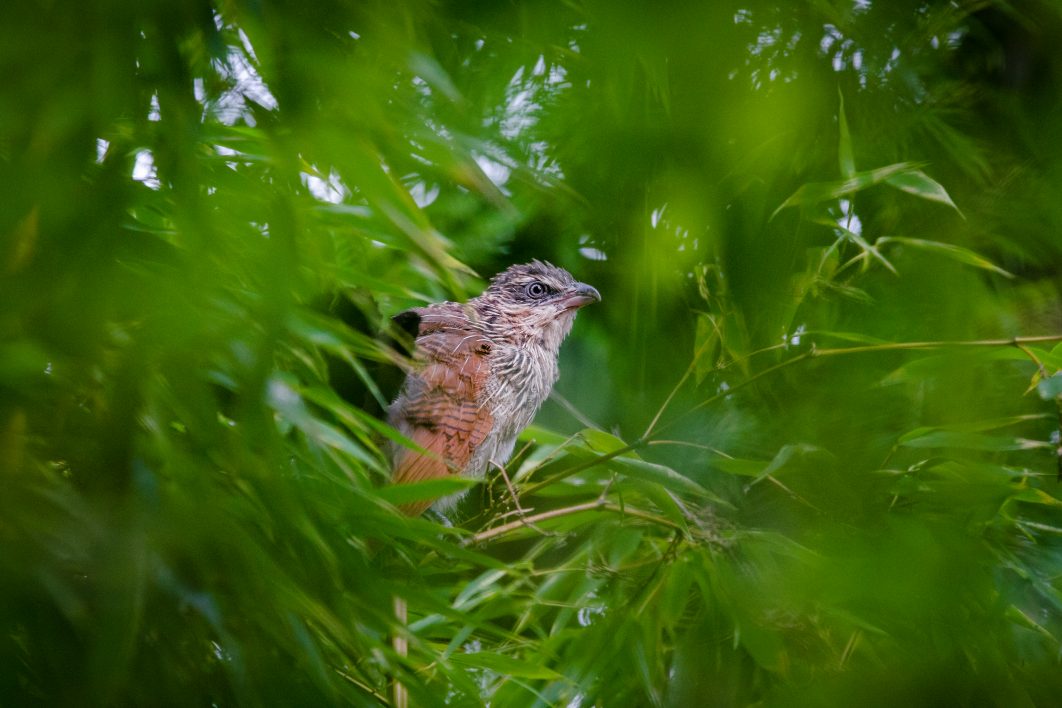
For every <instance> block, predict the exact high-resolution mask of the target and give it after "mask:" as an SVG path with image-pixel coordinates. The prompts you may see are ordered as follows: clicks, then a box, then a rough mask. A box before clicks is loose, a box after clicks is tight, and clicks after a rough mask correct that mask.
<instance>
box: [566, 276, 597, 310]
mask: <svg viewBox="0 0 1062 708" xmlns="http://www.w3.org/2000/svg"><path fill="white" fill-rule="evenodd" d="M592 302H601V293H599V292H598V291H597V288H595V287H594V286H593V285H587V284H586V283H576V284H575V285H574V286H572V288H571V289H570V290H569V291H568V294H567V295H565V296H564V298H563V299H562V300H561V304H562V305H564V309H566V310H578V309H579V308H580V307H582V306H583V305H589V304H590V303H592Z"/></svg>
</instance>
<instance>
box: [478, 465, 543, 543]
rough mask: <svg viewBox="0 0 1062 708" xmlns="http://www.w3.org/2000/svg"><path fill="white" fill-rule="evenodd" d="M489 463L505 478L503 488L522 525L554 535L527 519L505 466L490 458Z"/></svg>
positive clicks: (541, 532) (538, 531) (537, 531)
mask: <svg viewBox="0 0 1062 708" xmlns="http://www.w3.org/2000/svg"><path fill="white" fill-rule="evenodd" d="M490 464H492V465H494V466H495V467H497V468H498V471H499V472H501V476H502V479H503V480H505V488H506V489H508V490H509V496H511V497H512V498H513V505H514V506H515V507H516V513H517V515H518V516H519V517H520V521H522V522H523V523H524V525H526V526H527V528H529V529H531V530H532V531H535V532H536V533H540V534H542V535H543V536H555V535H556V534H553V533H550V532H548V531H543V530H542V529H540V528H539V527H537V526H535V525H534V524H533V523H531V522H530V521H528V520H527V512H526V511H524V507H522V506H520V497H518V496H517V495H516V490H515V489H513V483H512V482H511V481H510V480H509V474H508V473H507V472H506V471H505V467H503V466H502V465H499V464H498V463H497V462H495V461H494V460H491V461H490Z"/></svg>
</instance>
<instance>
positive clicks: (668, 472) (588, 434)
mask: <svg viewBox="0 0 1062 708" xmlns="http://www.w3.org/2000/svg"><path fill="white" fill-rule="evenodd" d="M580 436H582V438H583V439H584V440H585V441H586V443H587V447H589V448H590V449H591V450H594V451H595V452H601V453H606V454H607V453H610V452H615V451H616V450H620V449H622V448H623V447H625V446H626V445H627V443H625V442H623V441H622V440H620V439H619V438H617V437H616V436H615V435H610V434H608V433H606V432H604V431H603V430H595V429H593V428H586V429H585V430H583V431H582V432H581V433H580ZM605 464H606V466H607V468H608V469H610V470H613V471H615V472H619V473H620V474H623V475H626V476H627V477H630V478H632V479H640V480H643V481H646V482H654V483H656V484H659V485H661V486H663V487H665V488H667V489H670V490H672V491H675V492H679V493H682V494H694V495H697V496H700V497H709V496H712V495H710V494H709V492H708V490H707V489H705V488H704V487H702V486H701V485H699V484H697V483H696V482H694V481H693V480H692V479H690V478H689V477H685V476H683V475H681V474H679V473H678V472H676V471H675V470H673V469H671V468H670V467H666V466H664V465H658V464H655V463H653V462H646V461H645V460H642V459H640V458H639V457H638V456H637V455H636V454H635V453H634V452H633V451H632V452H628V453H626V454H623V455H619V456H617V457H613V458H612V459H610V460H608V461H607V462H606V463H605ZM720 501H721V500H720Z"/></svg>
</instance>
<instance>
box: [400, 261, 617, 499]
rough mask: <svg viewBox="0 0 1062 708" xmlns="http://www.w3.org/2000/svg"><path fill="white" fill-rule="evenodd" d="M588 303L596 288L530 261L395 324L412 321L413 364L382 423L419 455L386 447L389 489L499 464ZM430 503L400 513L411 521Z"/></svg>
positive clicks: (547, 387)
mask: <svg viewBox="0 0 1062 708" xmlns="http://www.w3.org/2000/svg"><path fill="white" fill-rule="evenodd" d="M540 293H541V294H540ZM598 300H600V295H599V294H598V292H597V290H595V289H594V288H592V287H590V286H589V285H584V284H583V283H578V282H576V281H575V279H574V278H573V277H572V276H571V275H570V274H569V273H568V272H567V271H565V270H563V269H561V268H557V267H555V266H552V265H550V264H548V263H542V262H540V261H532V262H531V263H528V264H524V265H516V266H512V267H510V268H508V269H507V270H505V271H504V272H502V273H500V274H498V275H497V276H495V277H494V278H493V279H492V280H491V283H490V286H489V287H488V288H487V290H485V291H484V292H483V294H482V295H480V296H479V297H476V298H473V299H472V300H470V301H469V302H467V303H465V304H459V303H454V302H444V303H438V304H434V305H428V306H427V307H420V308H414V309H412V310H408V311H406V312H404V313H402V314H401V315H398V316H396V318H402V319H404V320H406V321H409V320H413V319H415V320H416V321H417V334H416V341H415V344H416V349H415V351H414V363H415V366H414V369H413V370H412V371H410V372H409V374H408V375H407V376H406V381H405V384H404V385H403V387H402V391H401V393H400V394H399V396H398V398H396V399H395V401H394V403H393V404H392V405H391V408H390V415H389V419H390V422H391V424H392V425H393V426H395V427H396V428H397V429H398V430H399V431H400V432H402V433H403V434H404V435H405V436H406V437H408V438H410V439H411V440H413V442H415V443H416V444H417V445H418V446H420V447H421V448H423V449H424V450H426V451H428V453H429V454H420V453H419V452H417V451H416V450H412V449H409V448H406V447H401V446H396V447H395V448H394V450H393V465H394V474H393V480H394V481H395V483H398V484H404V483H410V482H417V481H423V480H428V479H436V478H439V477H443V476H446V475H450V474H463V475H466V476H469V477H481V476H483V474H484V473H485V472H486V469H487V466H488V465H489V464H491V463H496V464H505V462H506V461H507V460H508V459H509V457H510V455H512V452H513V448H514V446H515V444H516V438H517V436H518V435H519V434H520V431H522V430H523V429H524V428H525V427H527V425H528V424H530V422H531V420H532V418H534V416H535V413H536V412H537V411H538V408H539V406H540V405H541V404H542V402H543V401H545V400H546V397H547V396H548V395H549V393H550V391H551V390H552V388H553V384H554V383H556V381H557V376H558V372H557V355H558V353H559V351H560V345H561V343H562V342H563V341H564V338H565V337H566V336H567V335H568V333H569V332H570V331H571V327H572V323H573V322H574V320H575V314H576V312H577V311H578V309H579V308H580V307H582V306H583V305H586V304H589V303H591V302H596V301H598ZM453 501H454V499H453V498H447V499H444V500H441V501H440V502H437V506H438V507H439V508H443V509H445V508H446V507H447V506H449V505H450V504H452V502H453ZM430 505H431V502H423V503H418V504H411V505H409V506H408V507H404V508H403V511H405V512H406V513H408V514H419V513H421V512H423V511H424V510H425V509H426V508H427V507H428V506H430Z"/></svg>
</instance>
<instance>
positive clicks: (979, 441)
mask: <svg viewBox="0 0 1062 708" xmlns="http://www.w3.org/2000/svg"><path fill="white" fill-rule="evenodd" d="M899 443H900V445H903V446H904V447H915V448H933V447H955V448H961V449H965V450H985V451H989V452H1005V451H1008V450H1038V449H1045V448H1048V449H1049V448H1051V445H1050V444H1049V443H1047V442H1044V441H1042V440H1029V439H1026V438H1015V437H1005V436H996V435H982V434H980V433H972V432H961V431H956V430H933V431H930V432H922V431H917V430H916V431H912V432H910V433H908V434H906V435H904V436H903V437H901V438H900V441H899Z"/></svg>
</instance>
